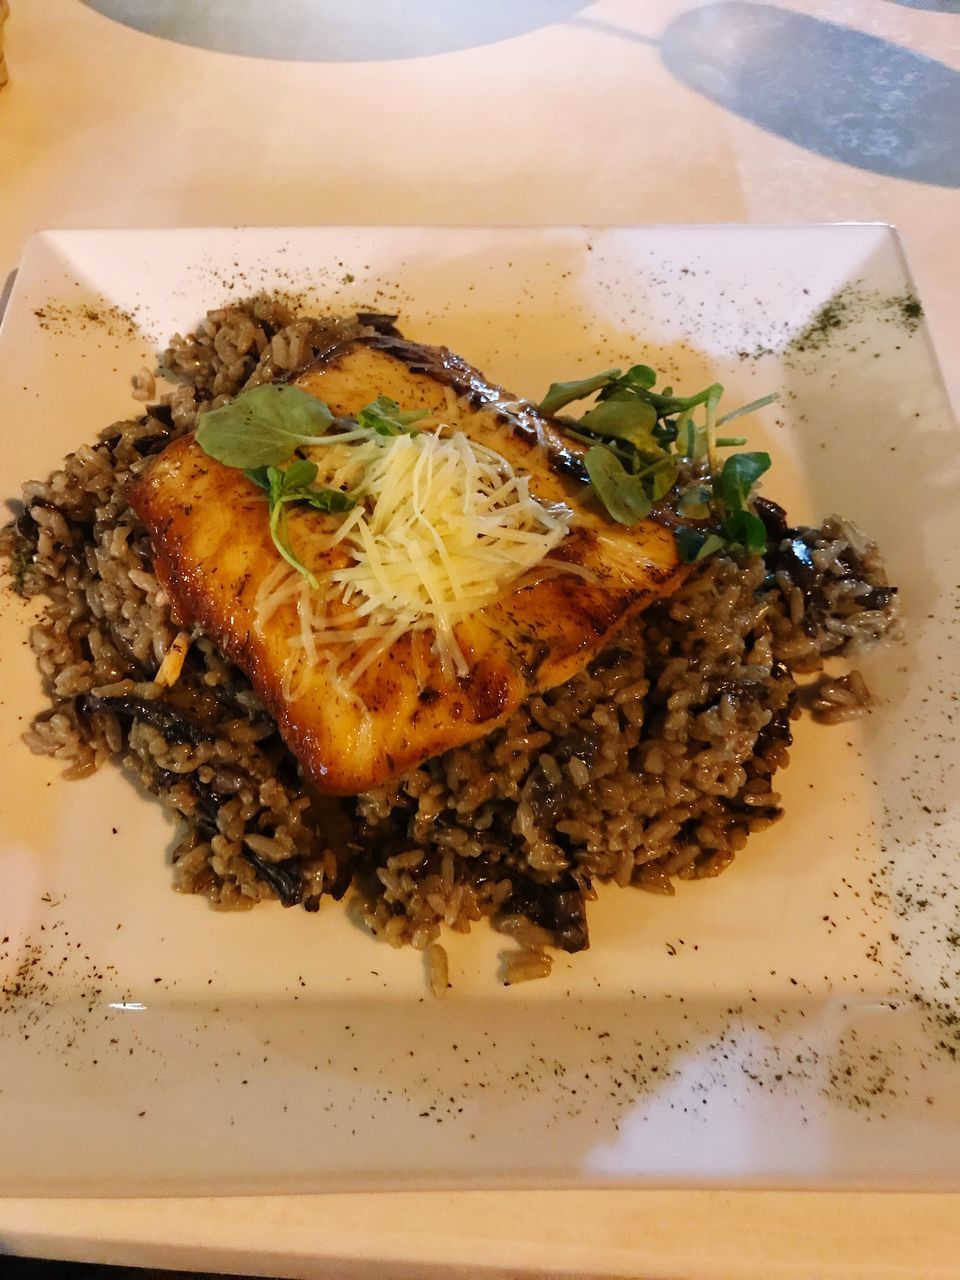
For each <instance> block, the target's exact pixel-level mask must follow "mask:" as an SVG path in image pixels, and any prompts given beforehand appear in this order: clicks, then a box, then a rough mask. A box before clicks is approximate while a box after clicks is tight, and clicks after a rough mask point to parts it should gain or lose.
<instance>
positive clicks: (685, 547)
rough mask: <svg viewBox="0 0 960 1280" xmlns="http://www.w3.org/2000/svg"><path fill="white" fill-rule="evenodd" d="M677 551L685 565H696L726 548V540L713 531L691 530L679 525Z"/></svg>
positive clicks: (676, 533) (687, 526)
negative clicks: (697, 562)
mask: <svg viewBox="0 0 960 1280" xmlns="http://www.w3.org/2000/svg"><path fill="white" fill-rule="evenodd" d="M674 536H675V537H676V540H677V550H678V551H679V553H680V559H681V561H682V562H683V563H684V564H694V563H695V562H696V561H698V560H706V558H707V557H708V556H712V555H713V554H714V552H715V551H719V550H720V549H721V548H722V547H724V546H726V540H725V539H724V538H722V537H721V536H720V534H718V533H715V532H714V531H713V530H711V529H691V528H690V526H689V525H685V524H681V525H677V527H676V529H675V530H674Z"/></svg>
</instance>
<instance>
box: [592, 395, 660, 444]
mask: <svg viewBox="0 0 960 1280" xmlns="http://www.w3.org/2000/svg"><path fill="white" fill-rule="evenodd" d="M656 424H657V411H656V409H654V407H653V405H650V404H647V402H646V401H645V400H638V399H636V397H631V398H630V399H629V400H603V401H601V403H600V404H598V405H597V406H596V408H594V409H589V410H588V411H587V412H586V413H585V414H584V415H583V417H582V418H581V419H580V426H581V427H583V428H584V429H585V430H587V431H590V432H591V433H592V434H593V435H595V436H605V437H606V438H607V439H613V440H627V441H629V442H630V444H632V445H633V446H634V447H635V448H636V449H638V450H640V451H641V452H644V453H660V452H662V448H661V445H660V443H659V441H658V440H657V439H656V438H655V437H654V435H653V428H654V427H655V426H656Z"/></svg>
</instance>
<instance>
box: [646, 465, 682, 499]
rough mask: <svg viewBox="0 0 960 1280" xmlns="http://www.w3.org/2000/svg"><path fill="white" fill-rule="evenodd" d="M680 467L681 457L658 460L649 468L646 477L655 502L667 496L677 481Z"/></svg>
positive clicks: (648, 488) (648, 489)
mask: <svg viewBox="0 0 960 1280" xmlns="http://www.w3.org/2000/svg"><path fill="white" fill-rule="evenodd" d="M679 469H680V459H679V458H677V457H669V458H664V459H663V460H662V461H661V462H657V463H655V464H654V465H653V466H652V467H648V468H647V473H646V476H645V477H644V478H645V480H646V486H647V493H648V494H649V495H650V497H651V498H652V499H653V500H654V502H659V501H660V499H661V498H665V497H666V496H667V494H668V493H669V492H670V490H671V489H672V488H673V486H674V485H675V484H676V483H677V473H678V471H679Z"/></svg>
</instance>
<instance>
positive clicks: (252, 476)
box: [243, 467, 270, 493]
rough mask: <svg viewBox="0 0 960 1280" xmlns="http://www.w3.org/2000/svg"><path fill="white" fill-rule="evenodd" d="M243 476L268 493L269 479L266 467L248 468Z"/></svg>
mask: <svg viewBox="0 0 960 1280" xmlns="http://www.w3.org/2000/svg"><path fill="white" fill-rule="evenodd" d="M243 474H244V475H245V476H246V477H247V479H248V480H252V481H253V483H254V484H255V485H258V486H259V488H261V489H266V491H267V493H269V492H270V477H269V476H268V475H267V468H266V467H250V468H248V469H247V470H246V471H244V473H243Z"/></svg>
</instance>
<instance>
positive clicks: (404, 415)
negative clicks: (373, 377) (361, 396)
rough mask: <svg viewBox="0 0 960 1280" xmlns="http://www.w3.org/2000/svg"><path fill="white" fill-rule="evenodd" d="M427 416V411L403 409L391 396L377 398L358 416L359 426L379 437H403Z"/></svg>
mask: <svg viewBox="0 0 960 1280" xmlns="http://www.w3.org/2000/svg"><path fill="white" fill-rule="evenodd" d="M426 416H427V411H426V409H401V408H400V406H399V405H398V404H397V402H396V400H391V399H390V397H389V396H377V398H376V400H374V401H373V402H372V403H371V404H368V405H367V406H366V407H365V408H363V409H361V410H360V412H359V413H358V414H357V425H358V426H360V427H364V428H366V429H367V430H370V431H376V433H377V435H379V436H402V435H405V434H407V433H410V432H412V430H413V424H414V423H415V422H419V421H420V419H421V418H425V417H426Z"/></svg>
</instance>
